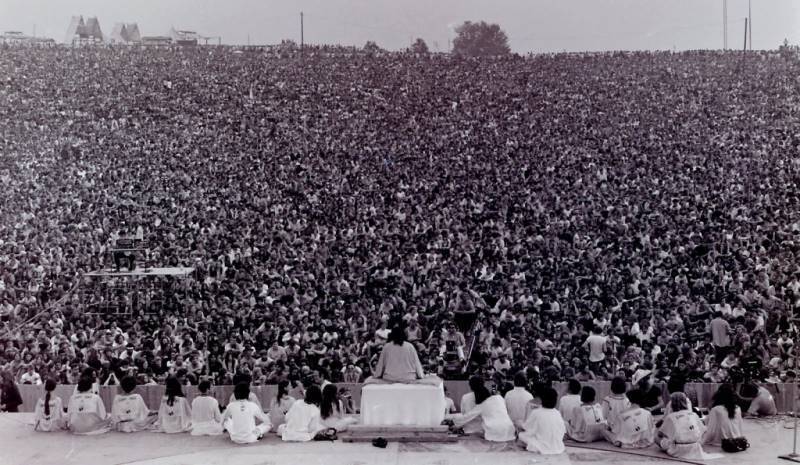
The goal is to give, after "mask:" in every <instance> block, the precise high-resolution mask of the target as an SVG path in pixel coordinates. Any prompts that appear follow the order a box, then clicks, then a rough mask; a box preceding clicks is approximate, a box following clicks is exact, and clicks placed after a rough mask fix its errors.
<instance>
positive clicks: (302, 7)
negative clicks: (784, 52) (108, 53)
mask: <svg viewBox="0 0 800 465" xmlns="http://www.w3.org/2000/svg"><path fill="white" fill-rule="evenodd" d="M722 5H723V0H293V1H290V0H281V1H278V0H0V31H8V30H15V31H22V32H24V33H26V34H32V33H33V31H34V27H35V29H36V35H37V36H43V37H51V38H54V39H56V41H58V42H63V41H64V40H65V36H66V31H67V26H68V25H69V22H70V18H71V17H72V16H73V15H83V16H84V17H85V18H86V17H90V16H97V17H98V19H99V21H100V25H101V27H102V29H103V32H104V33H105V34H109V33H110V32H111V30H112V29H113V26H114V23H116V22H136V23H138V24H139V30H140V31H141V33H142V35H165V34H167V33H168V31H169V30H170V28H171V27H175V28H176V29H186V30H194V31H197V32H198V33H199V34H201V35H203V36H221V37H222V42H223V43H227V44H247V43H248V42H249V43H250V44H253V45H257V44H274V43H279V42H280V41H281V40H282V39H292V40H295V41H297V42H299V41H300V12H301V11H302V12H303V13H304V29H305V41H306V43H328V44H333V43H339V44H345V45H358V46H361V45H364V43H365V42H366V41H368V40H373V41H375V42H377V44H378V45H380V46H381V47H384V48H387V49H390V50H398V49H402V48H405V47H407V46H408V45H409V43H410V42H411V41H412V40H413V39H415V38H417V37H421V38H422V39H424V40H425V41H426V42H427V44H428V46H429V47H430V48H431V49H432V50H439V51H447V50H448V44H449V42H450V40H452V38H453V37H454V34H455V33H454V31H453V29H454V27H455V26H456V25H458V24H460V23H462V22H464V21H466V20H471V21H480V20H485V21H488V22H496V23H498V24H500V26H501V27H502V28H503V30H504V31H506V33H507V34H508V37H509V42H510V45H511V48H512V50H513V51H515V52H518V53H527V52H534V53H536V52H560V51H570V52H574V51H603V50H687V49H721V48H722V46H723V14H722V11H723V8H722ZM747 11H748V0H728V46H729V48H737V49H741V48H742V46H743V45H744V42H743V41H744V18H745V17H746V16H747ZM752 19H753V22H752V26H753V28H752V36H753V44H752V46H753V48H754V49H776V48H777V47H778V46H779V45H780V44H781V43H782V42H783V40H784V39H788V40H789V42H790V43H793V44H798V43H800V0H752ZM214 41H215V40H214Z"/></svg>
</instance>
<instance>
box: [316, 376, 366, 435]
mask: <svg viewBox="0 0 800 465" xmlns="http://www.w3.org/2000/svg"><path fill="white" fill-rule="evenodd" d="M319 411H320V416H321V419H322V425H323V426H325V427H326V428H333V429H335V430H336V431H345V430H347V427H348V426H349V425H353V424H356V423H358V419H357V418H355V417H351V416H346V415H345V414H344V406H343V405H342V401H341V400H339V390H338V389H337V387H336V385H335V384H329V385H327V386H325V388H324V389H322V403H321V404H320V407H319Z"/></svg>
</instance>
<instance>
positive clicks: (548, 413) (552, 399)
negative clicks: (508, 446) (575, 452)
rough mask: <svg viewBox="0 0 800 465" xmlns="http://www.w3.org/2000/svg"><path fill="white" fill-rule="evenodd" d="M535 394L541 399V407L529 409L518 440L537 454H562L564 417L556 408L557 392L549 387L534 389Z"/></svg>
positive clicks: (564, 432)
mask: <svg viewBox="0 0 800 465" xmlns="http://www.w3.org/2000/svg"><path fill="white" fill-rule="evenodd" d="M536 396H537V397H538V398H539V399H540V400H541V401H542V406H541V408H536V409H533V410H532V411H531V413H530V414H529V415H528V418H527V419H526V420H525V424H524V425H523V427H522V429H523V431H522V432H521V433H519V440H520V441H521V442H522V443H523V444H525V446H526V449H527V450H528V451H530V452H536V453H538V454H546V455H551V454H562V453H564V451H565V450H566V447H564V434H566V432H567V428H566V425H565V424H564V419H563V418H561V414H560V413H559V412H558V410H557V409H556V405H557V402H558V393H556V390H555V389H553V388H551V387H543V388H541V389H537V390H536Z"/></svg>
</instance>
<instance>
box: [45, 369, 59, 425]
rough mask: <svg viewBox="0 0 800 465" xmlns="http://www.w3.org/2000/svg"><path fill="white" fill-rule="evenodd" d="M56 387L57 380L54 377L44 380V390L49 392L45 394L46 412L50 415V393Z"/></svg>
mask: <svg viewBox="0 0 800 465" xmlns="http://www.w3.org/2000/svg"><path fill="white" fill-rule="evenodd" d="M55 389H56V381H55V380H54V379H52V378H48V379H47V381H45V382H44V390H45V392H46V393H47V394H45V395H44V414H45V415H48V416H49V415H50V395H51V394H52V393H53V391H54V390H55Z"/></svg>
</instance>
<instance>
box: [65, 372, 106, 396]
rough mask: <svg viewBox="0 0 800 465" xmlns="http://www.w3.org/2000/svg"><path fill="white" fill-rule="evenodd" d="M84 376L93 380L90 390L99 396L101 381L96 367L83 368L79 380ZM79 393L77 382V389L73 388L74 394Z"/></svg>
mask: <svg viewBox="0 0 800 465" xmlns="http://www.w3.org/2000/svg"><path fill="white" fill-rule="evenodd" d="M83 378H89V379H90V380H91V383H92V387H91V388H90V389H89V392H91V393H92V394H97V395H98V396H99V395H100V383H98V382H97V375H96V374H95V371H94V368H86V369H85V370H83V371H82V372H81V376H80V378H78V381H80V380H81V379H83ZM77 393H78V385H77V384H76V385H75V389H73V390H72V395H73V396H74V395H75V394H77Z"/></svg>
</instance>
